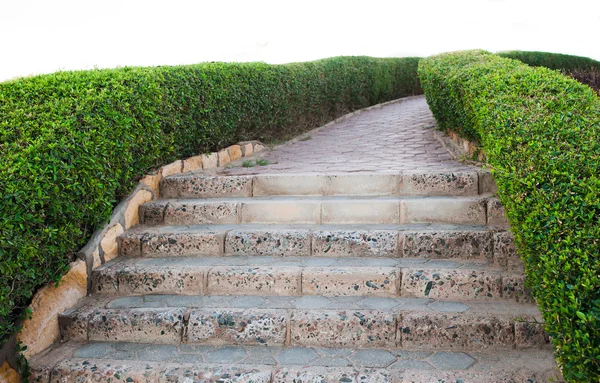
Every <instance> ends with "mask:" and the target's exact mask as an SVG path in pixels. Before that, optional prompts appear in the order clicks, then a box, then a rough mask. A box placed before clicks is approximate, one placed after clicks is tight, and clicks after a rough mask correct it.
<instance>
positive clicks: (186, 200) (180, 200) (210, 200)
mask: <svg viewBox="0 0 600 383" xmlns="http://www.w3.org/2000/svg"><path fill="white" fill-rule="evenodd" d="M489 197H492V194H480V195H476V196H360V195H359V196H256V197H220V198H206V199H204V198H159V199H156V200H154V201H151V202H147V203H146V204H147V205H151V204H161V205H165V204H167V203H169V202H171V203H174V202H177V203H195V202H196V203H215V204H216V203H220V202H231V203H234V202H237V203H250V202H290V201H291V202H294V201H316V202H319V201H323V202H329V201H331V202H337V201H342V202H343V201H371V200H373V201H376V202H378V201H401V200H410V201H428V200H431V201H433V200H436V201H438V200H442V201H443V200H468V201H479V200H485V199H486V198H489Z"/></svg>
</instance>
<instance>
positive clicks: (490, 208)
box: [487, 198, 510, 227]
mask: <svg viewBox="0 0 600 383" xmlns="http://www.w3.org/2000/svg"><path fill="white" fill-rule="evenodd" d="M487 221H488V225H494V226H499V227H508V226H509V225H510V224H509V223H508V218H507V217H506V211H505V210H504V206H502V203H501V202H500V201H499V200H498V199H497V198H490V199H489V200H488V203H487Z"/></svg>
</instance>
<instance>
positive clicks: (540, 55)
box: [497, 51, 600, 70]
mask: <svg viewBox="0 0 600 383" xmlns="http://www.w3.org/2000/svg"><path fill="white" fill-rule="evenodd" d="M497 55H499V56H502V57H504V58H509V59H515V60H519V61H521V62H524V63H525V64H527V65H531V66H542V67H545V68H548V69H558V70H573V69H595V70H600V61H596V60H593V59H591V58H589V57H581V56H573V55H565V54H561V53H550V52H535V51H509V52H498V53H497Z"/></svg>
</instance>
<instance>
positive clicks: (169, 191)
mask: <svg viewBox="0 0 600 383" xmlns="http://www.w3.org/2000/svg"><path fill="white" fill-rule="evenodd" d="M479 178H480V175H479V173H478V172H476V171H472V172H410V173H372V172H371V173H368V172H365V173H337V174H320V173H304V174H302V173H300V174H257V175H250V176H214V175H207V174H204V173H201V172H197V173H184V174H178V175H173V176H169V177H166V178H163V179H162V181H161V184H160V194H161V196H162V197H164V198H220V197H258V196H394V195H404V196H475V195H478V194H480V193H486V192H488V190H486V189H485V186H484V185H482V187H481V189H482V190H480V186H479V184H480V180H479ZM483 178H485V176H482V181H481V182H482V183H484V182H485V181H484V179H483Z"/></svg>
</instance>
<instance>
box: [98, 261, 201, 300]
mask: <svg viewBox="0 0 600 383" xmlns="http://www.w3.org/2000/svg"><path fill="white" fill-rule="evenodd" d="M205 273H206V270H205V269H204V268H190V269H186V268H161V269H156V268H153V267H143V266H130V267H121V268H120V270H119V271H118V272H117V275H116V277H117V281H118V282H117V283H118V292H119V293H120V294H122V295H123V294H182V295H202V294H203V293H204V278H205ZM106 285H107V283H106V282H102V284H97V285H96V290H95V291H97V292H101V291H102V292H103V293H104V294H108V293H110V290H106V289H105V286H106ZM99 287H101V289H98V288H99Z"/></svg>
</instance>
